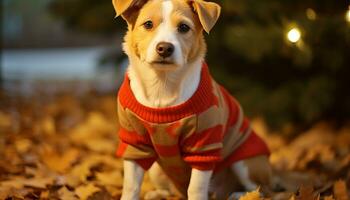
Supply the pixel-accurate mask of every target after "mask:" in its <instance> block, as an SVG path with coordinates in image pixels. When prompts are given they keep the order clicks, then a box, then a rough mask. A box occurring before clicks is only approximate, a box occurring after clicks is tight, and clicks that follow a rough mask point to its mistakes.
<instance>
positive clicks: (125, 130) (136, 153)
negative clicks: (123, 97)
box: [116, 104, 157, 170]
mask: <svg viewBox="0 0 350 200" xmlns="http://www.w3.org/2000/svg"><path fill="white" fill-rule="evenodd" d="M118 119H119V124H120V128H119V131H118V138H119V141H118V147H117V151H116V155H117V156H118V157H121V158H124V159H129V160H134V161H135V162H137V163H138V164H139V165H140V166H141V167H142V168H143V169H144V170H148V169H149V168H150V167H151V166H152V164H153V163H154V162H155V160H156V159H157V156H156V154H155V152H154V149H153V148H152V143H151V139H150V138H149V136H148V134H144V133H140V132H138V131H136V130H135V128H134V127H133V125H132V124H131V123H130V122H129V119H128V116H127V113H126V112H125V110H124V108H123V107H122V106H120V104H119V105H118Z"/></svg>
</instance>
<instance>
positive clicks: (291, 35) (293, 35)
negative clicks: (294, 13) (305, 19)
mask: <svg viewBox="0 0 350 200" xmlns="http://www.w3.org/2000/svg"><path fill="white" fill-rule="evenodd" d="M300 36H301V33H300V30H299V29H298V28H292V29H291V30H289V31H288V33H287V38H288V40H289V41H290V42H292V43H296V42H298V41H299V40H300Z"/></svg>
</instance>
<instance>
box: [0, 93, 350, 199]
mask: <svg viewBox="0 0 350 200" xmlns="http://www.w3.org/2000/svg"><path fill="white" fill-rule="evenodd" d="M77 91H78V90H77V89H76V88H75V89H65V90H62V91H52V90H50V91H47V90H37V91H35V92H32V93H30V94H25V95H23V94H21V95H19V94H18V93H17V92H11V91H6V92H2V93H0V100H1V103H0V200H3V199H54V200H56V199H57V200H58V199H61V200H77V199H83V200H85V199H89V200H99V199H103V200H104V199H119V198H120V195H121V189H122V178H123V169H122V162H121V160H120V159H118V158H116V157H115V156H114V151H115V148H116V143H117V136H116V131H117V129H118V124H117V118H116V99H115V94H99V93H97V92H93V91H91V90H86V91H80V92H77ZM253 125H254V127H255V129H256V130H257V132H259V133H260V134H261V136H262V137H264V138H265V140H266V141H267V142H268V144H269V146H270V148H271V150H272V154H271V157H270V161H271V163H272V165H273V168H274V178H273V180H274V183H275V184H276V188H275V192H274V194H273V195H272V196H271V197H270V198H267V199H271V198H272V199H291V200H292V199H295V200H298V199H300V200H313V199H327V200H331V199H336V200H348V199H349V193H348V192H349V189H347V188H349V184H350V126H349V127H342V128H338V129H335V128H333V127H332V126H330V125H328V124H327V123H318V124H316V125H315V126H314V127H313V128H311V129H310V130H309V131H306V132H304V133H300V134H298V136H297V137H288V138H287V137H283V136H281V135H278V134H271V133H267V132H268V131H266V128H265V127H264V123H263V122H262V120H253ZM149 190H152V185H151V184H150V182H149V180H148V177H147V175H146V177H145V181H144V183H143V187H142V194H144V193H145V192H146V191H149ZM238 194H241V193H237V194H236V195H235V196H238ZM243 194H244V193H243ZM260 196H261V194H260V193H259V192H258V190H257V191H253V192H250V193H246V194H245V195H244V196H241V197H240V199H242V200H259V199H264V198H262V197H260ZM232 198H233V197H232ZM172 199H174V198H172ZM265 199H266V198H265Z"/></svg>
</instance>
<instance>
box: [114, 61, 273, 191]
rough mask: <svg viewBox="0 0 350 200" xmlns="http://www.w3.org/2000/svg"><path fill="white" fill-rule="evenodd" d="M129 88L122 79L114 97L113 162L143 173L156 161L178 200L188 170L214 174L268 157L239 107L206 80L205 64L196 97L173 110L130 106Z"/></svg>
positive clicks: (133, 104)
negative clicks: (128, 163)
mask: <svg viewBox="0 0 350 200" xmlns="http://www.w3.org/2000/svg"><path fill="white" fill-rule="evenodd" d="M129 82H130V81H129V78H128V76H127V75H126V76H125V80H124V82H123V84H122V86H121V88H120V90H119V93H118V117H119V122H120V126H121V128H120V130H119V145H118V149H117V156H119V157H123V158H124V159H132V160H135V161H136V162H137V163H139V164H140V165H141V166H142V167H143V168H144V169H145V170H147V169H149V168H150V166H151V165H152V164H153V163H154V162H155V161H157V162H158V163H159V164H160V166H161V167H162V169H163V170H164V171H165V173H166V174H167V175H168V176H169V178H170V179H171V180H172V181H173V182H174V184H175V186H176V187H177V188H178V189H179V191H180V192H181V193H183V194H184V195H186V190H187V186H188V184H189V180H190V174H191V168H196V169H200V170H214V171H218V170H221V169H223V168H225V167H227V166H229V165H231V164H232V163H233V162H235V161H238V160H242V159H246V158H249V157H252V156H257V155H262V154H266V155H267V154H269V150H268V148H267V146H266V144H265V143H264V142H263V141H262V140H261V139H260V138H259V137H258V136H257V135H256V134H255V133H254V131H253V130H252V129H251V128H250V125H249V121H248V119H247V118H245V117H244V116H243V111H242V109H241V107H240V105H239V103H238V102H237V101H236V100H235V99H234V98H233V97H232V96H231V95H229V93H228V92H227V91H226V90H225V89H224V88H223V87H221V86H220V85H219V84H217V83H216V82H215V81H214V80H213V79H212V78H211V76H210V74H209V69H208V67H207V66H206V64H203V67H202V71H201V80H200V84H199V87H198V89H197V91H196V92H195V93H194V95H193V96H192V97H191V98H190V99H189V100H187V101H186V102H184V103H182V104H180V105H177V106H172V107H167V108H150V107H146V106H144V105H142V104H140V103H139V102H138V101H137V100H136V98H135V96H134V95H133V93H132V91H131V88H130V84H129Z"/></svg>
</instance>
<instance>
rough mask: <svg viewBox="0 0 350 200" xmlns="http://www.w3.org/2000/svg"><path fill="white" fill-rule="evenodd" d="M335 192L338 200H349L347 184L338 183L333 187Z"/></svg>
mask: <svg viewBox="0 0 350 200" xmlns="http://www.w3.org/2000/svg"><path fill="white" fill-rule="evenodd" d="M333 192H334V196H335V199H336V200H349V196H348V192H347V189H346V184H345V182H344V181H342V180H340V181H336V182H335V183H334V186H333Z"/></svg>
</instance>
